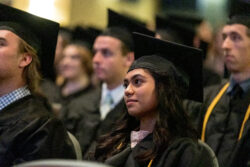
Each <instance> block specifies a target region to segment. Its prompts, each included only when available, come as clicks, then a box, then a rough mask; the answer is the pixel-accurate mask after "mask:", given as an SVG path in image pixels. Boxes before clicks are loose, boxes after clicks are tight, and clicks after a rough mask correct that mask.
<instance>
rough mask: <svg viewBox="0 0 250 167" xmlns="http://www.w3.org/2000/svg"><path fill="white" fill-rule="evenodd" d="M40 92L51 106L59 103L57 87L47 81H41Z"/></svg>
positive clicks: (59, 97)
mask: <svg viewBox="0 0 250 167" xmlns="http://www.w3.org/2000/svg"><path fill="white" fill-rule="evenodd" d="M40 88H41V92H42V94H43V95H44V96H46V98H47V99H48V100H49V102H50V103H51V104H54V103H60V102H61V95H60V89H59V87H58V86H57V85H56V84H55V83H54V82H52V81H51V80H49V79H43V80H42V81H41V83H40Z"/></svg>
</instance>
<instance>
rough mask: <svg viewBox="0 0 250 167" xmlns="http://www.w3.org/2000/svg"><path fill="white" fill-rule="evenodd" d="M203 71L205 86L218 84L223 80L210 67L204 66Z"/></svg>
mask: <svg viewBox="0 0 250 167" xmlns="http://www.w3.org/2000/svg"><path fill="white" fill-rule="evenodd" d="M202 72H203V78H202V79H203V82H202V84H203V87H207V86H211V85H217V84H220V83H221V81H222V78H221V76H220V75H219V74H217V73H216V72H214V71H212V70H211V69H209V68H206V67H204V68H203V69H202Z"/></svg>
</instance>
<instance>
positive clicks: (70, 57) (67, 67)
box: [60, 45, 85, 79]
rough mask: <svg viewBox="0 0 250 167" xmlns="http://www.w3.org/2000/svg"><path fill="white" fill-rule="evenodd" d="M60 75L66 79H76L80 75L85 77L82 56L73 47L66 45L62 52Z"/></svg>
mask: <svg viewBox="0 0 250 167" xmlns="http://www.w3.org/2000/svg"><path fill="white" fill-rule="evenodd" d="M60 73H61V75H62V76H63V77H65V78H66V79H76V78H79V77H80V76H81V75H85V71H84V68H83V67H82V55H81V53H80V51H79V49H78V48H77V47H75V46H74V45H68V46H67V47H66V48H65V49H64V50H63V58H62V60H61V62H60Z"/></svg>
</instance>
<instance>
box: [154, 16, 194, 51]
mask: <svg viewBox="0 0 250 167" xmlns="http://www.w3.org/2000/svg"><path fill="white" fill-rule="evenodd" d="M155 21H156V29H157V30H159V29H165V30H166V31H167V32H169V33H170V34H172V35H173V38H174V40H173V41H174V42H176V41H177V42H178V43H182V44H184V45H188V46H193V39H194V36H195V30H194V29H193V28H192V27H191V26H189V25H187V24H185V23H181V22H177V21H174V20H172V19H170V18H168V17H165V18H163V17H160V16H156V18H155Z"/></svg>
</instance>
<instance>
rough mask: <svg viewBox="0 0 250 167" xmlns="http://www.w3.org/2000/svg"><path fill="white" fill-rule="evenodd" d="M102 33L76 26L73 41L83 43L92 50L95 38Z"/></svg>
mask: <svg viewBox="0 0 250 167" xmlns="http://www.w3.org/2000/svg"><path fill="white" fill-rule="evenodd" d="M100 32H101V31H98V30H97V29H94V28H84V27H81V26H76V27H75V28H74V30H73V34H72V39H73V41H81V42H83V43H85V44H86V45H87V47H88V48H89V49H91V48H92V45H93V43H94V41H95V38H96V37H97V36H98V35H99V34H100Z"/></svg>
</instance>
